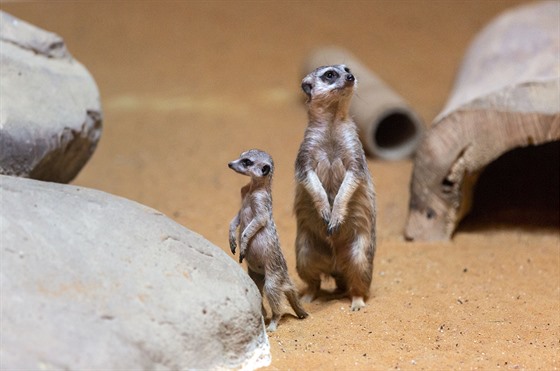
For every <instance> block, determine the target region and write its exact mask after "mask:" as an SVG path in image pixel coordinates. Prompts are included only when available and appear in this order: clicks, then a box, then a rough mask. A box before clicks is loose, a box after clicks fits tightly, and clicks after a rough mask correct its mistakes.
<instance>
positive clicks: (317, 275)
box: [296, 228, 332, 303]
mask: <svg viewBox="0 0 560 371" xmlns="http://www.w3.org/2000/svg"><path fill="white" fill-rule="evenodd" d="M296 254H297V259H296V270H297V272H298V274H299V276H300V278H301V279H302V280H303V281H304V282H305V283H306V284H307V288H306V289H305V290H304V291H303V292H302V296H301V301H302V302H304V303H310V302H312V301H313V300H315V299H316V298H317V297H318V296H319V293H320V291H321V274H323V273H325V272H327V271H328V270H329V269H330V266H331V261H332V255H330V254H331V253H330V252H329V247H328V246H327V245H326V242H323V241H322V240H320V239H319V238H318V237H316V236H314V235H313V234H312V233H310V232H308V231H307V230H305V229H303V228H298V234H297V237H296Z"/></svg>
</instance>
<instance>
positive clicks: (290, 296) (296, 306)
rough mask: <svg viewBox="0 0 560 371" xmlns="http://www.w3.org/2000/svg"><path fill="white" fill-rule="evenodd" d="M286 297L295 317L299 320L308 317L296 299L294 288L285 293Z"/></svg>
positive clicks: (296, 294)
mask: <svg viewBox="0 0 560 371" xmlns="http://www.w3.org/2000/svg"><path fill="white" fill-rule="evenodd" d="M286 297H287V298H288V302H289V303H290V305H291V307H292V309H293V310H294V312H296V315H297V316H298V318H299V319H303V318H306V317H307V316H309V314H308V313H307V312H306V311H305V309H303V307H302V305H301V303H300V301H299V298H298V293H297V291H296V289H295V288H294V287H291V288H290V289H289V290H287V291H286Z"/></svg>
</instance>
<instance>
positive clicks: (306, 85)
mask: <svg viewBox="0 0 560 371" xmlns="http://www.w3.org/2000/svg"><path fill="white" fill-rule="evenodd" d="M301 88H302V89H303V91H304V92H305V94H307V96H309V97H310V96H311V90H312V89H313V85H311V84H310V83H308V82H303V83H301Z"/></svg>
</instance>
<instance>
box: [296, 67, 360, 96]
mask: <svg viewBox="0 0 560 371" xmlns="http://www.w3.org/2000/svg"><path fill="white" fill-rule="evenodd" d="M357 82H358V81H357V80H356V78H355V77H354V75H352V73H351V72H350V69H349V68H348V67H347V66H346V65H344V64H336V65H332V66H323V67H319V68H317V69H315V70H314V71H313V72H311V73H310V74H309V75H307V76H305V77H304V78H303V80H302V82H301V88H302V89H303V91H304V92H305V94H307V98H308V102H313V101H318V102H321V104H329V103H334V102H340V101H341V100H349V99H350V98H351V96H352V93H353V91H354V87H355V86H356V85H357Z"/></svg>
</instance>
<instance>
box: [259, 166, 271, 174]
mask: <svg viewBox="0 0 560 371" xmlns="http://www.w3.org/2000/svg"><path fill="white" fill-rule="evenodd" d="M261 171H262V175H263V176H267V175H268V173H270V166H269V165H264V166H263V167H262V169H261Z"/></svg>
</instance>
